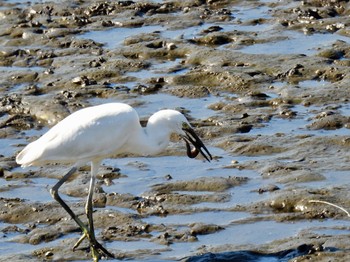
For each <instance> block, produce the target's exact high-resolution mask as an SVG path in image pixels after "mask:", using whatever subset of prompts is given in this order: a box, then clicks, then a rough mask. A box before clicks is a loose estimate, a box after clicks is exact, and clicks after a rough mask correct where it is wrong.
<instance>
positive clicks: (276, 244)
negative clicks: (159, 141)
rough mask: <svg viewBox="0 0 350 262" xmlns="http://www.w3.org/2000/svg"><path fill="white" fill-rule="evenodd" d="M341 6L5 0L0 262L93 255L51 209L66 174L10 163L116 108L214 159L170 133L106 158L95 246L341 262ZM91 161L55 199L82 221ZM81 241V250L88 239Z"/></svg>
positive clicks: (348, 54) (348, 52)
mask: <svg viewBox="0 0 350 262" xmlns="http://www.w3.org/2000/svg"><path fill="white" fill-rule="evenodd" d="M349 7H350V6H349V3H348V1H342V0H336V1H332V3H330V2H329V1H317V0H315V1H281V2H276V1H225V0H207V1H201V0H197V1H136V0H134V1H114V2H113V1H112V2H110V1H102V2H96V1H56V2H50V1H41V3H36V2H35V1H28V2H27V1H2V2H1V3H0V19H1V25H0V43H1V47H0V71H1V78H0V91H1V96H0V143H1V144H0V146H1V152H0V206H1V208H0V232H1V233H0V237H1V238H0V241H1V246H2V247H0V250H1V253H2V254H1V255H0V261H6V260H8V259H10V258H11V259H12V260H16V261H63V260H73V261H74V260H79V261H81V260H90V259H91V257H90V254H89V252H88V250H86V249H80V250H76V251H74V252H73V251H72V246H73V245H74V243H75V242H76V241H77V240H78V239H79V237H80V232H79V229H78V227H77V226H76V225H75V223H74V221H72V220H71V219H70V218H69V216H68V215H67V214H66V213H65V211H64V210H63V209H62V208H61V207H60V206H59V204H58V203H56V202H54V201H53V200H52V199H51V198H50V193H49V188H50V187H52V186H53V185H54V184H55V182H56V181H57V180H58V179H59V178H60V177H61V176H62V175H63V174H64V173H65V172H67V169H68V167H61V166H57V165H52V166H47V167H40V168H29V169H25V170H23V169H21V168H20V167H18V166H17V164H16V163H15V155H16V153H17V152H19V151H20V150H21V148H23V147H24V146H25V145H26V144H27V143H29V142H31V141H33V140H35V139H36V138H38V137H39V136H40V135H42V134H43V133H44V132H45V131H47V130H48V128H50V127H51V126H53V125H54V124H55V123H57V122H59V121H60V120H62V119H63V118H64V117H66V116H67V115H69V114H70V113H72V112H74V111H76V110H78V109H80V108H83V107H86V106H90V105H96V104H101V103H106V102H115V101H119V102H125V103H128V104H130V105H132V106H134V107H135V108H136V110H137V111H138V112H139V114H140V117H141V120H142V123H143V124H144V123H145V122H146V120H147V117H148V116H149V115H150V114H151V113H153V112H154V111H156V110H158V109H161V108H165V107H168V108H169V107H170V108H175V109H178V110H180V111H181V112H183V113H184V114H186V116H188V118H189V119H190V121H191V123H192V124H193V126H194V127H195V128H196V130H198V133H199V135H200V136H201V137H202V138H203V140H204V141H205V144H206V145H208V148H209V150H210V151H211V152H212V153H213V155H214V160H213V161H212V162H211V163H209V164H208V163H204V160H203V159H198V160H187V159H186V158H185V147H184V144H183V143H182V141H179V139H178V138H177V137H174V138H173V142H174V143H172V144H171V145H170V147H169V148H168V149H167V151H166V152H164V153H162V154H161V155H159V156H158V157H156V158H137V157H135V156H122V157H123V158H121V159H117V158H113V159H111V160H106V161H105V162H104V165H103V166H102V167H101V169H100V172H99V175H98V178H97V180H98V181H97V186H96V192H95V195H94V206H95V212H94V221H95V227H96V231H97V237H98V239H100V240H101V242H103V243H104V245H105V246H106V247H107V249H108V250H110V251H111V252H112V253H113V254H115V256H116V258H117V259H128V260H131V261H140V260H146V261H162V260H167V261H169V260H181V261H209V260H211V261H214V260H217V261H221V260H225V261H226V260H227V261H298V262H299V261H348V260H349V259H350V255H349V254H350V253H349V246H348V245H349V241H350V239H349V237H350V234H349V227H350V223H349V217H348V215H347V213H346V212H344V211H343V210H341V209H339V208H337V207H334V206H331V205H329V204H326V202H328V203H332V204H335V205H338V206H341V207H344V208H345V209H349V208H350V200H349V199H350V196H349V192H350V191H349V187H350V183H349V182H350V180H349V178H348V176H349V170H350V154H349V148H350V137H349V134H350V133H349V132H350V130H349V128H350V101H349V100H350V95H349V93H350V92H349V91H350V90H349V86H350V75H349V66H350V60H349V59H350V30H349V24H350V20H349V10H350V9H349ZM89 178H90V177H89V166H86V167H83V168H81V169H79V170H78V172H77V174H75V175H74V176H73V178H72V179H71V180H69V181H68V182H67V183H66V184H64V185H63V186H62V190H61V193H62V195H63V196H64V199H65V200H67V201H68V202H69V204H70V206H71V207H72V209H73V210H74V211H75V212H76V213H77V214H78V215H79V217H80V218H81V219H82V220H83V221H86V218H85V213H84V201H85V197H86V195H87V190H88V183H89ZM85 244H86V243H85Z"/></svg>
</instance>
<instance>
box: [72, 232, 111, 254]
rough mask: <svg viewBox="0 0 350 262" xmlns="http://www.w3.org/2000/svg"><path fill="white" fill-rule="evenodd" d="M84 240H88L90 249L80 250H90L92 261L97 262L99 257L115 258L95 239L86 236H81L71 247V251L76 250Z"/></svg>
mask: <svg viewBox="0 0 350 262" xmlns="http://www.w3.org/2000/svg"><path fill="white" fill-rule="evenodd" d="M85 238H88V239H89V242H90V247H87V248H82V249H86V250H90V251H91V253H92V256H93V258H94V261H98V260H99V258H100V257H110V258H115V257H114V255H113V254H112V253H110V252H109V251H108V250H107V249H105V248H104V247H103V246H102V245H101V244H100V243H99V242H98V241H97V240H96V239H91V238H90V237H88V236H87V235H86V234H83V235H82V236H81V237H80V238H79V240H78V241H77V243H75V245H74V246H73V251H75V250H77V248H78V247H79V245H80V244H81V242H83V240H84V239H85Z"/></svg>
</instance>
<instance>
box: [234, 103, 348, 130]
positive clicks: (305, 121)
mask: <svg viewBox="0 0 350 262" xmlns="http://www.w3.org/2000/svg"><path fill="white" fill-rule="evenodd" d="M291 109H292V110H293V111H295V112H296V114H297V115H296V117H295V118H292V119H285V118H279V117H273V118H272V119H271V120H270V121H269V122H268V123H266V126H265V127H263V128H254V129H252V130H251V131H250V132H249V133H247V134H237V135H241V136H246V135H273V134H276V133H288V134H293V135H305V134H308V135H315V136H334V135H339V136H346V135H348V134H349V129H348V128H339V129H335V130H323V129H320V130H309V129H308V128H307V127H306V126H307V125H309V124H310V123H311V121H310V119H312V117H314V116H315V114H318V113H319V112H320V111H322V108H320V107H316V106H310V107H304V106H301V105H296V106H293V107H292V108H291ZM340 111H341V113H342V114H343V115H345V116H349V115H350V104H344V105H343V106H342V107H341V108H340ZM315 112H316V113H315Z"/></svg>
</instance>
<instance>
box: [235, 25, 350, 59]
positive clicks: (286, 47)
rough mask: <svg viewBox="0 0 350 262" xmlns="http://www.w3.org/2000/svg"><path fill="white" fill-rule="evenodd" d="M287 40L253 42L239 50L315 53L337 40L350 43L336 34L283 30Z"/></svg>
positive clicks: (250, 51)
mask: <svg viewBox="0 0 350 262" xmlns="http://www.w3.org/2000/svg"><path fill="white" fill-rule="evenodd" d="M283 35H285V36H287V37H288V39H287V40H282V41H278V42H268V43H264V44H254V45H251V46H246V47H243V48H242V49H240V50H239V52H243V53H247V54H265V55H272V54H304V55H308V56H310V55H315V54H317V53H318V52H319V49H320V48H324V47H331V46H332V44H333V43H334V42H336V41H338V40H342V41H345V42H347V43H350V38H349V37H345V36H341V35H337V34H312V35H305V34H302V33H299V32H294V31H287V32H284V34H283Z"/></svg>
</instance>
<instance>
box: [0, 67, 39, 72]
mask: <svg viewBox="0 0 350 262" xmlns="http://www.w3.org/2000/svg"><path fill="white" fill-rule="evenodd" d="M44 70H45V68H43V67H40V66H32V67H20V66H0V72H9V71H34V72H41V71H44Z"/></svg>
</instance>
